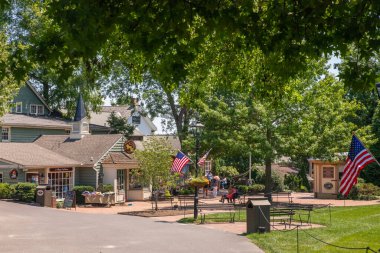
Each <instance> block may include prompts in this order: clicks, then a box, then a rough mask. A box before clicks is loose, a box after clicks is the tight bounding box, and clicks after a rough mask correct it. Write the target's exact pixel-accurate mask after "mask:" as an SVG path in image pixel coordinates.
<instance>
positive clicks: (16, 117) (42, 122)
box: [0, 113, 71, 130]
mask: <svg viewBox="0 0 380 253" xmlns="http://www.w3.org/2000/svg"><path fill="white" fill-rule="evenodd" d="M0 124H1V125H3V126H16V127H17V126H20V127H28V126H29V127H43V128H60V129H68V130H69V129H71V124H70V122H69V121H64V120H62V119H55V118H51V117H44V116H41V117H38V116H37V117H36V116H30V115H25V114H14V113H9V114H6V115H4V116H3V117H2V118H0Z"/></svg>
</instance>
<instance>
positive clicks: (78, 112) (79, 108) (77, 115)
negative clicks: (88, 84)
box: [74, 95, 86, 121]
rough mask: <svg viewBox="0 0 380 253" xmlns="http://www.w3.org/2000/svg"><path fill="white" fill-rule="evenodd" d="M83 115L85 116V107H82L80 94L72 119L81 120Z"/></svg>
mask: <svg viewBox="0 0 380 253" xmlns="http://www.w3.org/2000/svg"><path fill="white" fill-rule="evenodd" d="M84 117H86V108H85V107H84V102H83V98H82V95H80V96H79V99H78V101H77V108H76V111H75V117H74V121H81V120H82V119H83V118H84Z"/></svg>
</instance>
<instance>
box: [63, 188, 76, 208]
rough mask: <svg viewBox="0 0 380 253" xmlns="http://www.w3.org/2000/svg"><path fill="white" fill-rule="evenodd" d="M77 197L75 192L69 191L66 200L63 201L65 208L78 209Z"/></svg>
mask: <svg viewBox="0 0 380 253" xmlns="http://www.w3.org/2000/svg"><path fill="white" fill-rule="evenodd" d="M75 203H76V197H75V191H68V192H67V193H66V197H65V200H64V201H63V208H72V207H75V208H76V204H75Z"/></svg>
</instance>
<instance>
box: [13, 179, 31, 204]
mask: <svg viewBox="0 0 380 253" xmlns="http://www.w3.org/2000/svg"><path fill="white" fill-rule="evenodd" d="M35 196H36V184H33V183H17V184H15V185H14V198H15V199H17V200H20V201H24V202H33V201H34V200H35Z"/></svg>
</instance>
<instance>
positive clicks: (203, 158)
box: [198, 149, 211, 166]
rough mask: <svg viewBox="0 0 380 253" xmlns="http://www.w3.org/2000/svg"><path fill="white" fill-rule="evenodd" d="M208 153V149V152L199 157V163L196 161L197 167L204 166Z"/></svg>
mask: <svg viewBox="0 0 380 253" xmlns="http://www.w3.org/2000/svg"><path fill="white" fill-rule="evenodd" d="M210 151H211V149H210V150H209V151H207V152H206V154H204V155H203V156H202V157H201V159H199V161H198V165H199V166H202V165H203V164H205V162H206V158H207V156H208V154H209V153H210Z"/></svg>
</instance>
